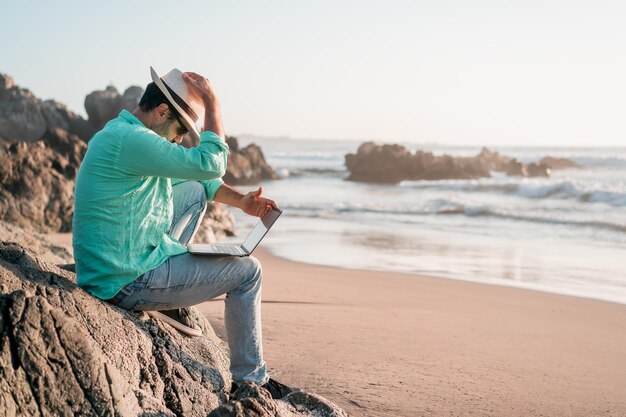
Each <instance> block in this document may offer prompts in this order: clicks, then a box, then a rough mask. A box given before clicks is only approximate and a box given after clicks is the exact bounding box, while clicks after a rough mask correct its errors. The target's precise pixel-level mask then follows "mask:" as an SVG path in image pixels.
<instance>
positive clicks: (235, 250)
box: [211, 245, 243, 255]
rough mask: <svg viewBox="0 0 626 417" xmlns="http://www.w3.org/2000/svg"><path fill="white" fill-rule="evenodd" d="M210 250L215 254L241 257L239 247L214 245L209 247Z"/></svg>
mask: <svg viewBox="0 0 626 417" xmlns="http://www.w3.org/2000/svg"><path fill="white" fill-rule="evenodd" d="M211 250H213V251H214V252H215V253H225V254H228V255H241V254H242V253H243V251H242V250H241V248H240V247H239V246H233V245H215V246H211Z"/></svg>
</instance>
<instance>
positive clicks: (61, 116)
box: [0, 74, 95, 142]
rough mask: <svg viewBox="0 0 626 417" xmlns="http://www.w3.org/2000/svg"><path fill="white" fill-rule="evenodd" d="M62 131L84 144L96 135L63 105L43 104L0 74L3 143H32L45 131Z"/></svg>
mask: <svg viewBox="0 0 626 417" xmlns="http://www.w3.org/2000/svg"><path fill="white" fill-rule="evenodd" d="M55 128H60V129H63V130H65V131H67V132H69V133H70V134H74V135H77V136H78V137H79V138H80V139H82V140H83V141H85V142H86V141H87V140H89V139H90V138H91V136H92V135H93V134H94V133H95V130H94V129H93V127H91V125H90V124H89V123H88V122H87V121H86V120H85V119H83V118H82V117H80V116H79V115H77V114H75V113H73V112H71V111H69V110H68V109H67V107H66V106H65V105H63V104H60V103H57V102H55V101H53V100H47V101H42V100H40V99H39V98H37V97H35V95H34V94H33V93H31V92H30V91H29V90H27V89H24V88H20V87H18V86H16V85H14V83H13V79H12V78H11V77H9V76H7V75H3V74H0V137H2V138H4V140H5V141H27V142H33V141H37V140H39V139H40V138H41V136H42V135H43V133H44V132H45V131H46V130H53V129H55Z"/></svg>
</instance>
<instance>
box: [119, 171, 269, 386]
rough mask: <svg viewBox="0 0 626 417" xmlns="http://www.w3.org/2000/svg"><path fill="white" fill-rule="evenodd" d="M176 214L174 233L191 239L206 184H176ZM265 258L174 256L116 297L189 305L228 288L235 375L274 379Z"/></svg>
mask: <svg viewBox="0 0 626 417" xmlns="http://www.w3.org/2000/svg"><path fill="white" fill-rule="evenodd" d="M173 199H174V218H173V222H172V225H171V227H170V230H169V231H168V233H169V234H170V235H171V236H172V237H175V238H176V239H178V240H179V241H180V242H181V243H182V244H184V245H185V244H187V243H188V242H189V241H190V240H191V238H192V237H193V235H194V234H195V233H196V231H197V229H198V226H199V225H200V221H201V220H202V217H203V216H204V213H205V211H206V205H207V199H206V194H205V191H204V187H202V185H201V184H200V183H199V182H197V181H186V182H182V183H179V184H176V185H174V187H173ZM261 278H262V273H261V264H260V262H259V261H258V260H257V259H256V258H253V257H252V256H249V257H242V258H240V257H234V256H229V257H214V256H198V255H192V254H190V253H185V254H182V255H176V256H172V257H171V258H169V259H168V260H167V261H165V262H164V263H163V264H161V265H160V266H158V267H156V268H155V269H153V270H151V271H148V272H146V273H145V274H143V275H141V276H140V277H138V278H137V279H136V280H135V281H133V282H131V283H130V284H128V285H126V286H125V287H123V288H122V289H121V290H120V291H119V292H118V294H117V295H116V296H115V297H114V298H115V300H116V302H117V305H118V306H120V307H122V308H126V309H129V310H146V311H149V310H169V309H174V308H181V307H188V306H192V305H195V304H199V303H202V302H204V301H207V300H210V299H212V298H215V297H217V296H219V295H222V294H226V301H225V314H224V321H225V327H226V337H227V339H228V347H229V349H230V371H231V373H232V374H233V380H234V381H235V382H236V383H237V382H238V383H240V382H242V381H250V382H256V383H258V384H264V383H265V382H267V380H268V379H269V377H268V375H267V367H266V364H265V361H264V360H263V346H262V335H261Z"/></svg>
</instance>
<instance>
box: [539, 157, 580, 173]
mask: <svg viewBox="0 0 626 417" xmlns="http://www.w3.org/2000/svg"><path fill="white" fill-rule="evenodd" d="M539 164H540V165H545V166H546V167H548V168H550V169H551V170H555V169H570V168H581V166H580V165H578V164H577V163H576V162H574V161H572V160H571V159H567V158H554V157H552V156H546V157H544V158H541V160H540V161H539Z"/></svg>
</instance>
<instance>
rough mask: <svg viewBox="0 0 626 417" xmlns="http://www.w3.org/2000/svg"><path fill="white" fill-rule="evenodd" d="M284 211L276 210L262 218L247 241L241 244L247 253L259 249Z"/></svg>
mask: <svg viewBox="0 0 626 417" xmlns="http://www.w3.org/2000/svg"><path fill="white" fill-rule="evenodd" d="M281 213H282V211H276V210H274V209H272V210H270V211H268V212H267V213H265V216H263V217H261V220H259V222H258V223H257V224H256V226H254V228H253V229H252V231H251V232H250V234H249V235H248V237H247V238H246V240H245V241H244V242H243V243H242V244H241V247H242V248H243V249H244V250H245V251H246V252H247V253H250V252H252V251H253V250H254V248H256V247H257V245H258V244H259V242H261V239H263V236H265V234H266V233H267V231H268V230H270V227H272V225H273V224H274V222H275V221H276V219H278V216H280V215H281Z"/></svg>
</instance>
